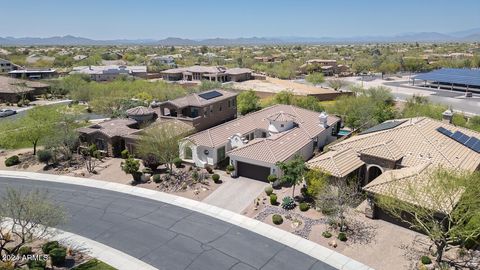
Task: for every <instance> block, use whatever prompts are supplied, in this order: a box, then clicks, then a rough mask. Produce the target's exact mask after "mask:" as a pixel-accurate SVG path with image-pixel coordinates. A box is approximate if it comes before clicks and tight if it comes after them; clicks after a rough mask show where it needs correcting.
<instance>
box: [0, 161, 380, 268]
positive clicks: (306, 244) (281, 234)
mask: <svg viewBox="0 0 480 270" xmlns="http://www.w3.org/2000/svg"><path fill="white" fill-rule="evenodd" d="M0 177H10V178H19V179H28V180H38V181H45V182H55V183H62V184H72V185H80V186H87V187H92V188H99V189H105V190H110V191H116V192H120V193H125V194H130V195H134V196H138V197H143V198H147V199H151V200H155V201H160V202H163V203H167V204H171V205H175V206H179V207H182V208H186V209H189V210H192V211H195V212H199V213H201V214H205V215H208V216H211V217H214V218H216V219H220V220H222V221H225V222H228V223H230V224H233V225H236V226H239V227H242V228H244V229H247V230H249V231H252V232H255V233H257V234H260V235H262V236H264V237H267V238H270V239H272V240H274V241H277V242H279V243H281V244H283V245H286V246H288V247H290V248H293V249H295V250H297V251H300V252H302V253H305V254H307V255H309V256H311V257H313V258H315V259H317V260H319V261H322V262H324V263H327V264H329V265H331V266H333V267H335V268H337V269H341V270H373V268H370V267H369V266H367V265H364V264H362V263H360V262H358V261H356V260H354V259H352V258H349V257H347V256H345V255H343V254H340V253H338V252H336V251H333V250H330V249H328V248H326V247H324V246H321V245H319V244H317V243H314V242H312V241H310V240H307V239H304V238H302V237H300V236H297V235H294V234H292V233H289V232H286V231H284V230H281V229H279V228H276V227H273V226H271V225H268V224H266V223H263V222H261V221H258V220H255V219H252V218H249V217H246V216H243V215H240V214H237V213H234V212H232V211H229V210H226V209H222V208H220V207H217V206H213V205H209V204H206V203H203V202H199V201H195V200H191V199H187V198H184V197H180V196H175V195H172V194H168V193H164V192H160V191H155V190H150V189H145V188H139V187H134V186H128V185H124V184H119V183H112V182H106V181H101V180H93V179H87V178H79V177H71V176H63V175H52V174H41V173H32V172H19V171H4V170H0ZM87 240H89V239H87ZM126 256H129V255H126ZM122 269H124V268H122ZM135 269H138V268H135ZM139 269H143V268H139Z"/></svg>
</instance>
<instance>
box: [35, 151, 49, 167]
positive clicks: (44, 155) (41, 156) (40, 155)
mask: <svg viewBox="0 0 480 270" xmlns="http://www.w3.org/2000/svg"><path fill="white" fill-rule="evenodd" d="M37 159H38V161H39V162H42V163H45V164H47V165H48V163H49V162H50V160H52V159H53V153H52V151H50V150H39V151H38V152H37Z"/></svg>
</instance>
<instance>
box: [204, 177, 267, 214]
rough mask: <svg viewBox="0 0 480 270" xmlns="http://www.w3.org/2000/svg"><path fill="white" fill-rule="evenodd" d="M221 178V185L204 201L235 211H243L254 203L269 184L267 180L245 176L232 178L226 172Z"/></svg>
mask: <svg viewBox="0 0 480 270" xmlns="http://www.w3.org/2000/svg"><path fill="white" fill-rule="evenodd" d="M219 174H220V173H219ZM221 179H222V180H223V183H222V184H221V186H220V187H219V188H217V189H216V190H215V191H214V192H212V194H210V195H209V196H208V197H206V198H205V199H203V202H204V203H208V204H211V205H215V206H218V207H221V208H224V209H228V210H230V211H232V212H235V213H241V212H242V211H243V210H244V209H245V208H247V207H248V206H249V205H250V204H252V203H253V200H254V199H255V198H257V197H258V195H260V194H261V193H262V192H264V189H265V187H266V186H267V185H269V184H268V183H266V182H261V181H258V180H253V179H249V178H245V177H238V178H231V177H230V176H229V175H227V174H225V173H222V174H221Z"/></svg>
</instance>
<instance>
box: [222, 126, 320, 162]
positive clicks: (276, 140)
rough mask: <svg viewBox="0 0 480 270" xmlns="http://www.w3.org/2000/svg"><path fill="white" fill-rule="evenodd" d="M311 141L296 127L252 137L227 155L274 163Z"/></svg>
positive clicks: (285, 158)
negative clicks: (266, 136)
mask: <svg viewBox="0 0 480 270" xmlns="http://www.w3.org/2000/svg"><path fill="white" fill-rule="evenodd" d="M311 142H312V139H311V138H310V137H309V136H308V135H307V134H306V133H305V131H303V130H302V129H301V128H298V127H296V128H293V129H291V130H289V131H286V132H283V133H280V134H277V135H273V136H270V137H268V138H258V139H254V140H252V141H250V142H249V143H248V144H246V145H244V146H242V147H239V148H236V149H233V150H231V151H229V152H228V155H229V156H231V157H232V156H236V157H244V158H248V159H252V160H257V161H263V162H267V163H270V164H275V163H277V162H279V161H285V160H287V159H288V158H290V157H291V156H293V155H295V154H296V153H298V152H299V151H300V150H301V149H302V148H303V147H304V146H305V145H307V144H308V143H311Z"/></svg>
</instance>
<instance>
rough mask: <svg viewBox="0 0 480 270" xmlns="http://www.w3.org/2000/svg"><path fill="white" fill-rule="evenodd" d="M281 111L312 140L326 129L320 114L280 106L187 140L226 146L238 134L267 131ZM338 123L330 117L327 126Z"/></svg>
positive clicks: (212, 145)
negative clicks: (271, 120) (320, 119)
mask: <svg viewBox="0 0 480 270" xmlns="http://www.w3.org/2000/svg"><path fill="white" fill-rule="evenodd" d="M281 111H283V112H284V113H288V114H290V115H293V116H294V117H295V123H296V124H297V125H298V127H299V128H300V129H302V130H303V131H304V132H305V133H306V134H307V135H308V136H309V137H310V138H314V137H315V136H317V135H318V134H320V133H321V132H323V131H324V130H325V128H324V127H323V126H321V125H320V121H319V118H318V116H319V115H320V113H318V112H314V111H310V110H306V109H302V108H299V107H295V106H292V105H283V104H278V105H274V106H271V107H268V108H265V109H263V110H260V111H256V112H253V113H249V114H247V115H245V116H242V117H239V118H237V119H235V120H232V121H229V122H227V123H224V124H221V125H218V126H216V127H213V128H210V129H207V130H204V131H201V132H198V133H196V134H193V135H192V136H189V137H187V139H189V140H191V141H192V142H193V143H195V144H197V145H203V146H207V147H218V146H221V145H224V144H225V143H226V142H227V140H228V138H229V137H230V136H232V135H235V134H238V133H239V134H241V135H244V134H248V133H250V132H253V131H255V130H257V129H260V130H265V131H267V130H268V125H269V121H268V120H267V117H269V116H271V115H272V114H274V113H278V112H281ZM338 121H340V119H339V118H338V117H335V116H328V119H327V124H328V125H333V124H335V123H337V122H338Z"/></svg>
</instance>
